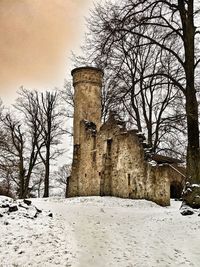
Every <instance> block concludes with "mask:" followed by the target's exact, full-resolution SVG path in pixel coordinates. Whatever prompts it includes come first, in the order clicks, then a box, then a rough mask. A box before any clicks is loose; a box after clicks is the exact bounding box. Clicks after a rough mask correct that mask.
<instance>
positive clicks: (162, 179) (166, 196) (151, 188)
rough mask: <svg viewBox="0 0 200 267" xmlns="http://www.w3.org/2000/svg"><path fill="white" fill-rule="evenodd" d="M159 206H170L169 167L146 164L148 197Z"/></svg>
mask: <svg viewBox="0 0 200 267" xmlns="http://www.w3.org/2000/svg"><path fill="white" fill-rule="evenodd" d="M145 198H146V199H147V200H152V201H154V202H156V203H157V204H159V205H162V206H168V205H170V181H169V166H168V165H167V164H166V165H155V166H153V165H152V164H149V163H146V196H145Z"/></svg>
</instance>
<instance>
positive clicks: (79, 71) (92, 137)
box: [67, 67, 103, 197]
mask: <svg viewBox="0 0 200 267" xmlns="http://www.w3.org/2000/svg"><path fill="white" fill-rule="evenodd" d="M71 74H72V76H73V86H74V122H73V128H74V152H73V163H72V174H71V177H70V180H69V184H68V194H67V195H68V197H73V196H84V195H96V194H97V195H98V194H99V185H98V183H97V181H96V178H95V177H96V173H97V172H96V167H94V165H91V164H90V163H91V161H93V159H94V158H95V157H96V134H97V132H98V131H99V129H100V126H101V86H102V78H103V72H102V71H101V70H100V69H98V68H94V67H81V68H76V69H74V70H72V72H71Z"/></svg>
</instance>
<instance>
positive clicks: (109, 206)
mask: <svg viewBox="0 0 200 267" xmlns="http://www.w3.org/2000/svg"><path fill="white" fill-rule="evenodd" d="M35 201H36V202H37V205H41V206H42V207H43V208H48V209H51V210H52V211H53V213H55V214H56V216H58V217H59V216H60V219H61V220H63V221H64V222H65V231H66V232H65V235H66V239H67V241H68V244H69V243H70V248H68V249H69V250H71V255H72V267H107V266H113V267H132V266H134V267H167V266H173V267H176V266H181V267H186V266H187V267H189V266H195V267H199V266H200V252H199V247H200V217H199V216H197V214H194V215H192V216H186V217H183V216H182V215H180V212H179V207H180V202H172V206H171V207H167V208H162V207H159V206H157V205H156V204H154V203H151V202H147V201H144V200H125V199H118V198H111V197H104V198H101V197H88V198H74V199H73V198H72V199H67V200H52V199H49V200H47V201H45V202H44V201H43V200H35Z"/></svg>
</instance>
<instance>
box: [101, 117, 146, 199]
mask: <svg viewBox="0 0 200 267" xmlns="http://www.w3.org/2000/svg"><path fill="white" fill-rule="evenodd" d="M97 147H98V149H97V150H98V159H99V160H98V163H97V165H98V172H99V174H100V180H101V182H100V184H101V189H100V194H101V195H111V196H117V197H124V198H144V193H145V173H144V170H145V168H144V167H145V165H144V151H143V148H142V145H141V144H140V142H139V138H138V136H137V134H136V132H134V131H127V130H126V129H125V128H124V127H123V125H118V122H117V121H114V120H113V121H111V120H109V121H108V122H107V123H105V124H104V125H103V126H102V127H101V129H100V131H99V133H98V142H97ZM102 151H103V153H102Z"/></svg>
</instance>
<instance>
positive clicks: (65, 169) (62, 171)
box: [54, 164, 71, 197]
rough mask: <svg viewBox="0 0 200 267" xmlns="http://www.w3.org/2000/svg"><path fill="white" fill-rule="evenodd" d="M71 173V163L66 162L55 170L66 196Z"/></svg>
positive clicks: (57, 179)
mask: <svg viewBox="0 0 200 267" xmlns="http://www.w3.org/2000/svg"><path fill="white" fill-rule="evenodd" d="M70 175H71V164H64V165H63V166H61V167H59V169H58V170H57V171H55V172H54V176H55V177H56V181H57V182H58V184H59V186H60V187H61V188H64V192H65V197H67V187H68V178H69V177H70Z"/></svg>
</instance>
